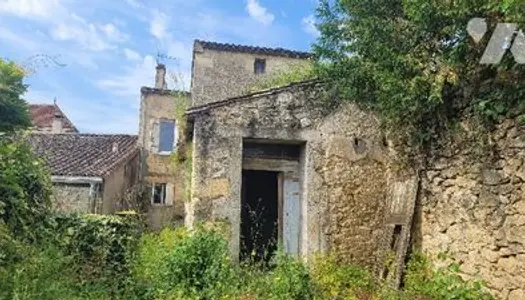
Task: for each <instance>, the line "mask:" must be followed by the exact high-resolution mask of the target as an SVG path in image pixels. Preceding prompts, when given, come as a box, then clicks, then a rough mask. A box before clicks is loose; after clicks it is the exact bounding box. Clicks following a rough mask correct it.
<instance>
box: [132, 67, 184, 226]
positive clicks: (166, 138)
mask: <svg viewBox="0 0 525 300" xmlns="http://www.w3.org/2000/svg"><path fill="white" fill-rule="evenodd" d="M165 76H166V68H165V66H164V65H158V66H157V74H156V78H155V87H153V88H150V87H142V88H141V100H140V103H141V105H140V117H139V122H140V124H139V137H138V145H139V147H140V150H141V155H140V160H141V177H142V181H143V182H144V183H145V184H147V185H148V186H149V188H150V189H151V199H150V202H151V203H150V204H151V206H150V207H149V211H148V219H149V225H150V226H151V227H152V228H162V227H163V226H165V225H167V224H173V223H182V222H183V219H184V201H183V192H184V189H183V187H182V185H181V184H179V183H181V182H182V179H181V178H180V176H179V175H180V174H179V173H177V172H175V164H174V159H173V155H174V154H175V153H176V152H177V146H178V141H179V127H180V123H179V122H178V121H177V119H176V115H177V111H176V105H175V102H176V101H179V102H181V103H183V104H185V103H187V102H189V93H187V92H181V91H173V90H169V89H167V86H166V81H165ZM182 112H184V107H183V108H182Z"/></svg>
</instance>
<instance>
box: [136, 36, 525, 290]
mask: <svg viewBox="0 0 525 300" xmlns="http://www.w3.org/2000/svg"><path fill="white" fill-rule="evenodd" d="M282 51H284V52H282ZM263 53H265V54H267V55H268V56H265V58H264V59H265V60H266V64H267V66H270V65H271V63H270V61H272V60H274V59H275V60H279V59H282V57H281V56H279V55H280V54H283V55H284V56H285V57H284V59H283V63H282V64H279V63H278V62H275V65H278V66H279V68H286V66H289V64H288V60H289V59H290V58H291V57H292V60H294V59H295V60H297V61H298V62H300V61H304V60H305V59H307V58H308V57H309V56H308V55H307V54H297V55H294V54H293V53H294V52H293V51H288V50H283V49H268V48H259V47H249V46H238V45H229V44H219V43H210V42H202V41H196V42H195V48H194V54H193V72H192V86H191V95H186V98H184V101H186V102H188V101H189V102H190V103H191V107H189V108H188V109H187V110H186V112H185V119H186V121H187V124H186V125H185V127H186V129H185V130H184V132H179V133H178V134H177V135H176V136H177V140H178V142H176V143H177V147H183V146H184V144H187V143H189V142H190V141H191V144H192V154H191V159H192V161H191V162H192V168H191V186H190V187H189V188H190V190H191V195H190V197H189V198H188V199H186V202H185V203H183V205H180V206H179V207H182V206H183V207H184V211H182V209H181V211H180V213H179V214H180V215H184V218H185V223H186V225H187V226H189V227H191V226H193V225H195V224H197V223H199V222H207V221H220V222H224V223H225V224H228V226H229V246H230V251H231V255H232V257H234V258H241V259H242V258H243V256H244V255H246V254H247V253H252V252H254V251H255V253H257V254H258V256H259V257H260V258H261V259H265V258H266V256H265V254H264V253H263V251H262V249H263V248H264V249H265V250H270V252H271V251H273V250H275V247H276V245H277V244H280V245H282V246H283V249H284V250H285V251H286V252H287V253H290V254H293V255H298V256H302V257H304V258H306V259H308V258H309V257H310V256H311V255H313V254H315V253H317V252H334V253H336V254H338V255H339V256H340V257H341V259H343V260H346V261H349V262H352V263H355V264H358V265H361V266H366V267H368V268H369V269H371V270H372V271H373V272H374V273H375V274H376V275H377V276H380V277H384V278H389V279H391V280H393V281H394V282H396V283H399V282H400V276H401V274H402V268H404V261H405V257H406V254H407V252H408V250H409V248H415V249H417V250H422V251H424V252H425V253H428V254H429V255H431V256H433V257H437V256H438V254H441V253H445V254H447V255H448V256H449V257H451V258H453V259H455V261H456V262H459V263H460V264H461V268H462V271H461V272H462V273H461V274H462V276H464V277H467V278H473V279H482V280H484V281H485V282H486V283H487V286H488V288H489V289H490V290H491V291H492V292H493V293H494V294H495V295H496V296H497V297H499V298H501V299H510V300H517V299H525V276H524V275H523V274H525V236H524V234H523V233H524V232H525V221H524V220H525V219H524V216H525V205H524V203H525V197H524V196H523V195H524V194H523V191H525V177H524V176H522V174H523V173H524V172H523V171H524V170H525V163H524V161H523V158H524V155H525V141H524V138H523V137H524V136H525V127H523V126H522V125H519V124H518V122H516V121H514V120H505V121H504V122H502V123H501V124H499V125H498V126H497V128H496V129H495V131H494V132H493V133H492V134H491V139H492V140H493V146H494V149H495V151H496V152H497V154H496V155H494V157H493V159H492V161H490V162H487V161H483V162H482V161H481V160H478V161H472V160H471V159H469V152H470V151H471V149H472V147H465V145H464V144H463V143H462V142H461V141H457V142H456V144H457V145H458V147H449V148H447V149H441V150H440V151H437V152H436V153H433V154H432V156H429V157H428V165H427V166H426V167H425V168H424V169H421V170H418V171H415V170H410V169H408V170H406V169H403V168H400V167H399V165H398V160H397V154H396V151H395V150H394V148H393V147H392V145H391V142H390V141H388V140H387V139H386V138H385V135H384V133H383V132H382V130H381V128H380V126H379V120H378V119H377V118H376V116H375V115H374V114H373V113H372V112H370V111H366V110H363V109H361V108H360V107H358V106H356V105H355V104H353V103H352V102H348V101H343V102H341V104H340V105H339V106H338V107H337V108H336V109H330V110H328V109H326V107H323V106H322V105H320V103H319V102H320V100H321V101H322V99H323V97H326V94H327V93H325V91H326V90H327V89H329V87H327V86H326V85H324V84H321V83H319V82H315V81H309V82H301V83H293V84H290V85H288V86H284V87H279V88H273V89H269V90H265V91H261V92H256V93H249V94H246V93H243V91H245V90H246V87H247V86H249V85H251V84H253V83H254V82H256V80H257V78H258V77H257V76H256V75H254V74H255V73H257V72H258V71H256V70H260V69H261V67H260V65H259V63H260V61H259V60H258V59H259V56H261V55H263ZM294 63H295V62H294ZM263 76H264V75H263ZM159 88H160V90H159ZM146 92H148V93H152V94H153V92H155V94H154V95H150V96H147V97H148V98H147V99H154V98H155V97H157V98H159V97H160V96H159V94H167V92H166V91H165V90H164V89H162V85H158V88H157V89H143V104H142V108H141V114H144V116H145V117H144V118H142V117H141V124H143V122H154V121H151V120H149V119H150V118H148V117H147V114H146V112H145V111H144V110H146V111H151V110H154V109H155V108H154V107H151V106H150V107H146V105H147V104H146V103H144V98H145V94H146ZM188 97H189V99H190V100H188ZM163 99H164V98H163ZM177 99H180V97H179V98H175V97H172V96H171V97H167V98H166V99H165V100H164V101H165V102H164V103H165V105H170V106H166V107H172V108H173V107H177V103H178V100H177ZM150 101H151V103H152V104H153V103H154V102H153V101H155V100H150ZM168 102H169V103H170V104H167V103H168ZM153 105H154V106H157V105H160V104H153ZM158 110H160V111H161V110H163V109H160V108H159V109H158ZM173 110H175V108H173ZM170 113H174V114H172V115H171V120H173V121H174V122H175V123H176V122H177V120H176V119H177V117H175V115H179V114H180V112H174V111H171V112H170ZM162 117H166V118H168V119H169V118H170V117H169V116H168V115H166V116H162ZM148 120H149V121H148ZM181 125H182V124H179V127H181ZM141 128H146V127H144V125H141ZM146 129H147V128H146ZM152 132H154V131H152V130H151V129H148V130H145V131H144V132H142V133H141V135H143V137H142V138H143V139H144V140H145V141H154V138H155V136H159V135H157V134H154V135H153V137H152V135H151V134H152ZM166 162H167V160H166ZM170 162H171V161H170ZM148 164H149V162H148ZM172 167H173V165H171V166H170V168H172ZM166 168H167V167H166ZM173 168H174V169H170V170H169V172H166V173H165V174H168V173H171V174H172V175H171V178H172V179H171V180H173V181H172V184H173V186H175V187H176V186H179V187H180V188H184V184H183V183H182V182H181V181H180V177H178V176H179V175H177V174H179V173H180V172H182V170H180V169H177V168H175V167H173ZM173 174H175V175H173ZM165 180H166V181H168V180H170V179H169V178H167V179H165ZM152 201H153V200H152ZM174 201H175V202H176V201H179V199H178V198H177V197H175V198H174ZM391 254H394V257H395V259H394V260H393V261H392V264H391V265H388V266H385V262H386V261H387V257H390V255H391ZM388 261H390V260H388ZM392 271H393V272H392Z"/></svg>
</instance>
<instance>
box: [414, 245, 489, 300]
mask: <svg viewBox="0 0 525 300" xmlns="http://www.w3.org/2000/svg"><path fill="white" fill-rule="evenodd" d="M405 290H406V293H407V294H408V295H413V296H414V297H415V296H417V295H424V296H425V297H426V298H425V299H435V300H440V299H465V300H475V299H476V300H478V299H486V300H490V299H494V297H493V296H492V295H490V294H489V293H487V292H486V291H485V290H484V287H483V285H482V283H481V282H479V281H474V282H466V281H465V280H463V278H462V277H461V276H460V275H459V265H458V264H456V263H451V264H449V265H448V266H447V267H445V268H437V269H435V268H434V267H433V265H432V264H431V263H430V261H429V260H428V259H427V258H426V257H424V256H423V255H421V254H415V255H414V256H413V258H412V260H411V261H410V263H409V265H408V270H407V275H406V283H405Z"/></svg>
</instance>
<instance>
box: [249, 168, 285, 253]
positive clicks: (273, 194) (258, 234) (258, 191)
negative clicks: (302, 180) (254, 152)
mask: <svg viewBox="0 0 525 300" xmlns="http://www.w3.org/2000/svg"><path fill="white" fill-rule="evenodd" d="M279 174H280V172H274V171H254V170H243V172H242V199H241V251H240V259H241V260H242V261H249V262H266V263H267V262H269V260H270V259H271V257H272V256H273V254H274V253H275V251H276V250H277V244H278V240H279V219H280V218H279V215H280V214H279V211H280V209H279V207H280V206H279V205H280V202H281V201H279V198H280V188H279V184H280V180H279Z"/></svg>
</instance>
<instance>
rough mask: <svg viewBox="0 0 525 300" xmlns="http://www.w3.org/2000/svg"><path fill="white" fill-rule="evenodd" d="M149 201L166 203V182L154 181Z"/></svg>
mask: <svg viewBox="0 0 525 300" xmlns="http://www.w3.org/2000/svg"><path fill="white" fill-rule="evenodd" d="M151 202H152V203H153V204H166V184H165V183H154V184H153V187H152V191H151Z"/></svg>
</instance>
